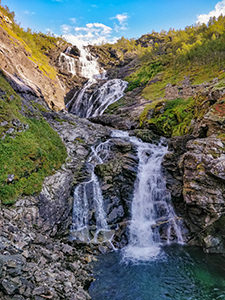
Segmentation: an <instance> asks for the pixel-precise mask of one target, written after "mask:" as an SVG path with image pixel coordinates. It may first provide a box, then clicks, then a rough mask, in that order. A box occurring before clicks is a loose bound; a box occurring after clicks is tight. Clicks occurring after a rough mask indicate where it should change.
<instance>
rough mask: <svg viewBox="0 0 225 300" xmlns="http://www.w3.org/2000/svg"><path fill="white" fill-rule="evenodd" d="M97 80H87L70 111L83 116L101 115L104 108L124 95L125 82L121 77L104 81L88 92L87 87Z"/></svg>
mask: <svg viewBox="0 0 225 300" xmlns="http://www.w3.org/2000/svg"><path fill="white" fill-rule="evenodd" d="M96 83H97V81H96V80H95V81H93V80H89V81H88V82H87V83H86V84H85V85H84V87H83V88H82V89H81V91H80V92H79V94H78V95H77V98H76V102H75V103H74V105H73V106H72V108H71V110H70V111H71V112H72V113H74V114H76V115H78V116H80V117H84V118H89V117H96V116H101V115H102V114H103V112H104V111H105V110H106V108H107V107H108V106H109V105H110V104H112V103H114V102H116V101H118V100H119V99H120V98H122V97H123V95H124V90H125V89H126V87H127V82H126V81H123V80H121V79H112V80H108V81H106V82H105V83H104V84H103V85H102V86H100V87H97V88H95V89H94V90H93V91H91V92H90V93H89V91H88V90H89V89H90V88H91V87H92V86H93V85H94V84H96Z"/></svg>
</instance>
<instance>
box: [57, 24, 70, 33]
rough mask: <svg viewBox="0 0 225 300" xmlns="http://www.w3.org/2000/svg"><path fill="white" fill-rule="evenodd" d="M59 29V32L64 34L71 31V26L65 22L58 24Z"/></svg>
mask: <svg viewBox="0 0 225 300" xmlns="http://www.w3.org/2000/svg"><path fill="white" fill-rule="evenodd" d="M60 29H61V32H62V33H63V34H66V33H69V32H70V31H71V29H72V26H70V25H67V24H63V25H61V26H60Z"/></svg>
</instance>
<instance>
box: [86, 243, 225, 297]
mask: <svg viewBox="0 0 225 300" xmlns="http://www.w3.org/2000/svg"><path fill="white" fill-rule="evenodd" d="M94 276H95V278H96V280H95V281H94V282H93V283H92V284H91V286H90V289H89V293H90V295H91V297H92V299H93V300H225V258H223V257H222V256H221V255H206V254H204V253H203V252H202V251H200V250H199V249H196V248H187V247H181V246H176V245H174V246H168V247H166V248H164V249H163V251H162V254H161V255H160V256H159V257H158V258H157V259H155V260H152V261H148V262H145V263H141V262H139V263H132V262H125V261H123V255H122V252H120V251H118V252H113V253H109V254H107V255H103V256H100V257H99V260H98V261H97V262H96V263H95V264H94Z"/></svg>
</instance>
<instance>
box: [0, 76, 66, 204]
mask: <svg viewBox="0 0 225 300" xmlns="http://www.w3.org/2000/svg"><path fill="white" fill-rule="evenodd" d="M37 105H38V108H42V110H45V108H44V107H42V106H41V104H40V103H33V104H32V103H31V102H29V104H26V103H25V102H24V101H22V99H21V98H20V97H19V96H18V95H17V94H16V93H15V91H14V90H13V89H12V87H11V86H10V85H9V83H8V82H7V81H6V79H5V78H4V75H3V74H0V124H1V126H0V153H1V155H0V164H1V170H0V199H1V201H2V203H4V204H11V203H14V202H15V200H16V199H17V198H18V197H19V196H20V195H32V194H34V193H38V192H40V190H41V188H42V183H43V181H44V178H45V177H46V176H48V175H50V174H52V173H54V171H55V170H56V169H57V168H59V167H60V166H61V165H62V163H63V162H64V161H65V158H66V156H67V154H66V149H65V146H64V144H63V143H62V141H61V139H60V137H59V136H58V134H57V133H56V132H55V131H54V130H53V129H52V128H51V127H50V125H49V124H48V123H47V122H46V121H45V120H44V118H43V117H42V115H41V113H40V110H39V109H37Z"/></svg>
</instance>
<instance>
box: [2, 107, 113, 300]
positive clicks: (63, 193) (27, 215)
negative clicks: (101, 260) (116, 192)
mask: <svg viewBox="0 0 225 300" xmlns="http://www.w3.org/2000/svg"><path fill="white" fill-rule="evenodd" d="M43 114H44V115H45V117H46V118H47V119H48V121H49V123H50V124H51V125H52V127H53V128H54V129H55V130H57V132H58V133H59V134H60V136H61V138H62V140H63V141H64V143H65V145H66V148H67V152H68V159H67V162H66V163H65V164H64V165H63V166H62V168H61V169H60V170H58V171H57V172H56V173H55V174H54V175H53V176H50V177H48V178H46V180H45V182H44V185H43V189H42V191H41V193H40V195H36V196H35V195H34V196H29V197H25V198H21V199H18V201H17V202H16V204H15V206H14V207H4V206H3V207H2V208H1V212H0V225H1V226H0V298H1V299H2V300H9V299H10V300H11V299H37V300H41V299H71V300H72V299H80V300H81V299H90V297H89V296H88V294H87V292H86V291H85V289H87V288H88V286H89V284H90V282H91V280H92V278H91V276H89V273H90V272H91V270H90V267H89V266H88V265H87V263H88V262H90V261H91V260H92V256H91V255H89V254H88V252H90V253H94V251H95V250H94V249H89V248H88V247H87V246H85V247H84V246H79V244H74V243H72V242H69V241H68V235H67V234H68V228H69V226H70V224H71V215H72V200H73V197H72V192H73V191H72V187H73V182H74V179H75V178H79V170H80V169H81V168H82V166H83V164H84V162H85V160H86V157H87V155H88V153H89V151H90V146H91V145H92V144H93V143H96V142H98V141H99V140H101V139H102V138H103V137H105V136H107V135H108V132H109V130H108V129H107V128H104V127H103V126H101V125H93V124H91V123H90V122H89V121H87V120H80V119H78V118H77V117H75V116H73V115H69V114H67V113H63V112H62V113H53V112H45V113H43ZM64 236H65V238H64Z"/></svg>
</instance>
